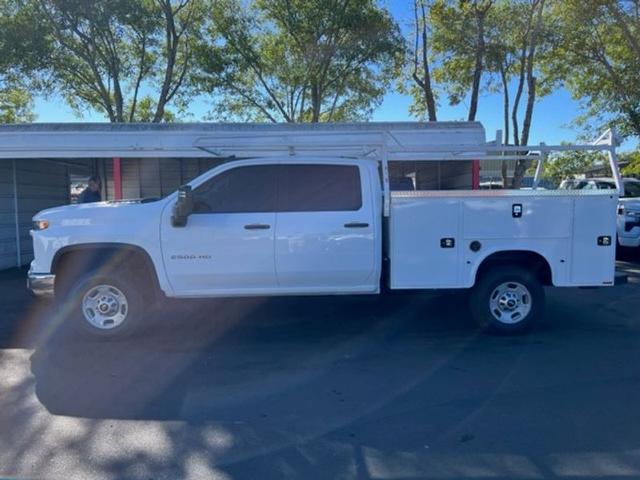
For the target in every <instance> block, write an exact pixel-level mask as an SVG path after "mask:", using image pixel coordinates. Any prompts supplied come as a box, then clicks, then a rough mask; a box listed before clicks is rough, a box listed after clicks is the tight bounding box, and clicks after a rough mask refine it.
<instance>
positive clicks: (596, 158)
mask: <svg viewBox="0 0 640 480" xmlns="http://www.w3.org/2000/svg"><path fill="white" fill-rule="evenodd" d="M603 162H606V156H605V155H604V154H603V153H602V152H573V151H568V152H561V153H557V154H554V155H553V156H551V157H550V158H549V159H548V160H547V161H546V162H545V163H544V167H543V176H544V177H546V178H548V179H550V180H551V181H553V182H554V183H555V184H556V185H558V184H560V182H561V181H562V180H566V179H572V178H576V177H577V176H581V175H584V174H585V173H586V171H587V170H589V169H590V168H592V167H594V166H595V165H598V164H602V163H603Z"/></svg>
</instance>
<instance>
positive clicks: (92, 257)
mask: <svg viewBox="0 0 640 480" xmlns="http://www.w3.org/2000/svg"><path fill="white" fill-rule="evenodd" d="M122 268H127V269H128V270H129V271H130V272H133V273H134V274H135V275H141V276H142V275H144V276H145V279H149V280H151V286H152V287H153V291H154V293H159V292H161V289H160V284H159V279H158V271H157V269H156V266H155V265H154V263H153V260H152V259H151V256H150V255H149V253H148V252H147V251H146V250H145V249H144V248H142V247H140V246H139V245H133V244H128V243H116V242H104V243H82V244H76V245H68V246H66V247H63V248H61V249H59V250H58V251H57V252H56V253H55V255H54V257H53V260H52V262H51V273H53V274H54V275H56V284H57V285H56V287H58V286H61V285H63V284H64V282H65V281H67V282H68V281H69V280H70V279H69V278H65V277H67V276H69V275H71V276H72V278H75V277H77V276H79V275H81V274H84V273H86V272H88V271H100V272H101V273H113V272H117V271H118V269H122ZM74 274H75V277H74ZM59 280H60V281H59ZM66 286H68V285H66ZM56 290H57V288H56Z"/></svg>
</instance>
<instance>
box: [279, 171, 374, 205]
mask: <svg viewBox="0 0 640 480" xmlns="http://www.w3.org/2000/svg"><path fill="white" fill-rule="evenodd" d="M281 168H282V174H281V177H280V183H279V187H278V198H279V201H278V210H279V211H281V212H327V211H349V210H359V209H360V207H361V206H362V192H361V191H360V170H359V169H358V167H357V166H351V165H282V166H281Z"/></svg>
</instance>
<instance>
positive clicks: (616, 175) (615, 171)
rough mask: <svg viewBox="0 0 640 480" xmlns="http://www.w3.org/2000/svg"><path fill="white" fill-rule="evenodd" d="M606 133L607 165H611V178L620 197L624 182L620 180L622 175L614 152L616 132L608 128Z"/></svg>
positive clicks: (622, 192) (622, 193)
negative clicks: (607, 145) (607, 136)
mask: <svg viewBox="0 0 640 480" xmlns="http://www.w3.org/2000/svg"><path fill="white" fill-rule="evenodd" d="M608 133H609V138H608V144H609V150H608V151H607V154H608V155H609V166H610V167H611V174H612V175H613V179H614V180H615V182H616V188H617V189H618V195H619V196H621V197H622V196H623V195H624V184H623V182H622V175H621V174H620V168H619V167H618V154H617V153H616V134H615V132H614V131H613V129H609V132H608ZM600 138H602V137H600ZM598 140H600V139H598Z"/></svg>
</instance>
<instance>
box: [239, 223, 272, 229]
mask: <svg viewBox="0 0 640 480" xmlns="http://www.w3.org/2000/svg"><path fill="white" fill-rule="evenodd" d="M270 228H271V225H267V224H266V223H250V224H248V225H245V226H244V229H245V230H269V229H270Z"/></svg>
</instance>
